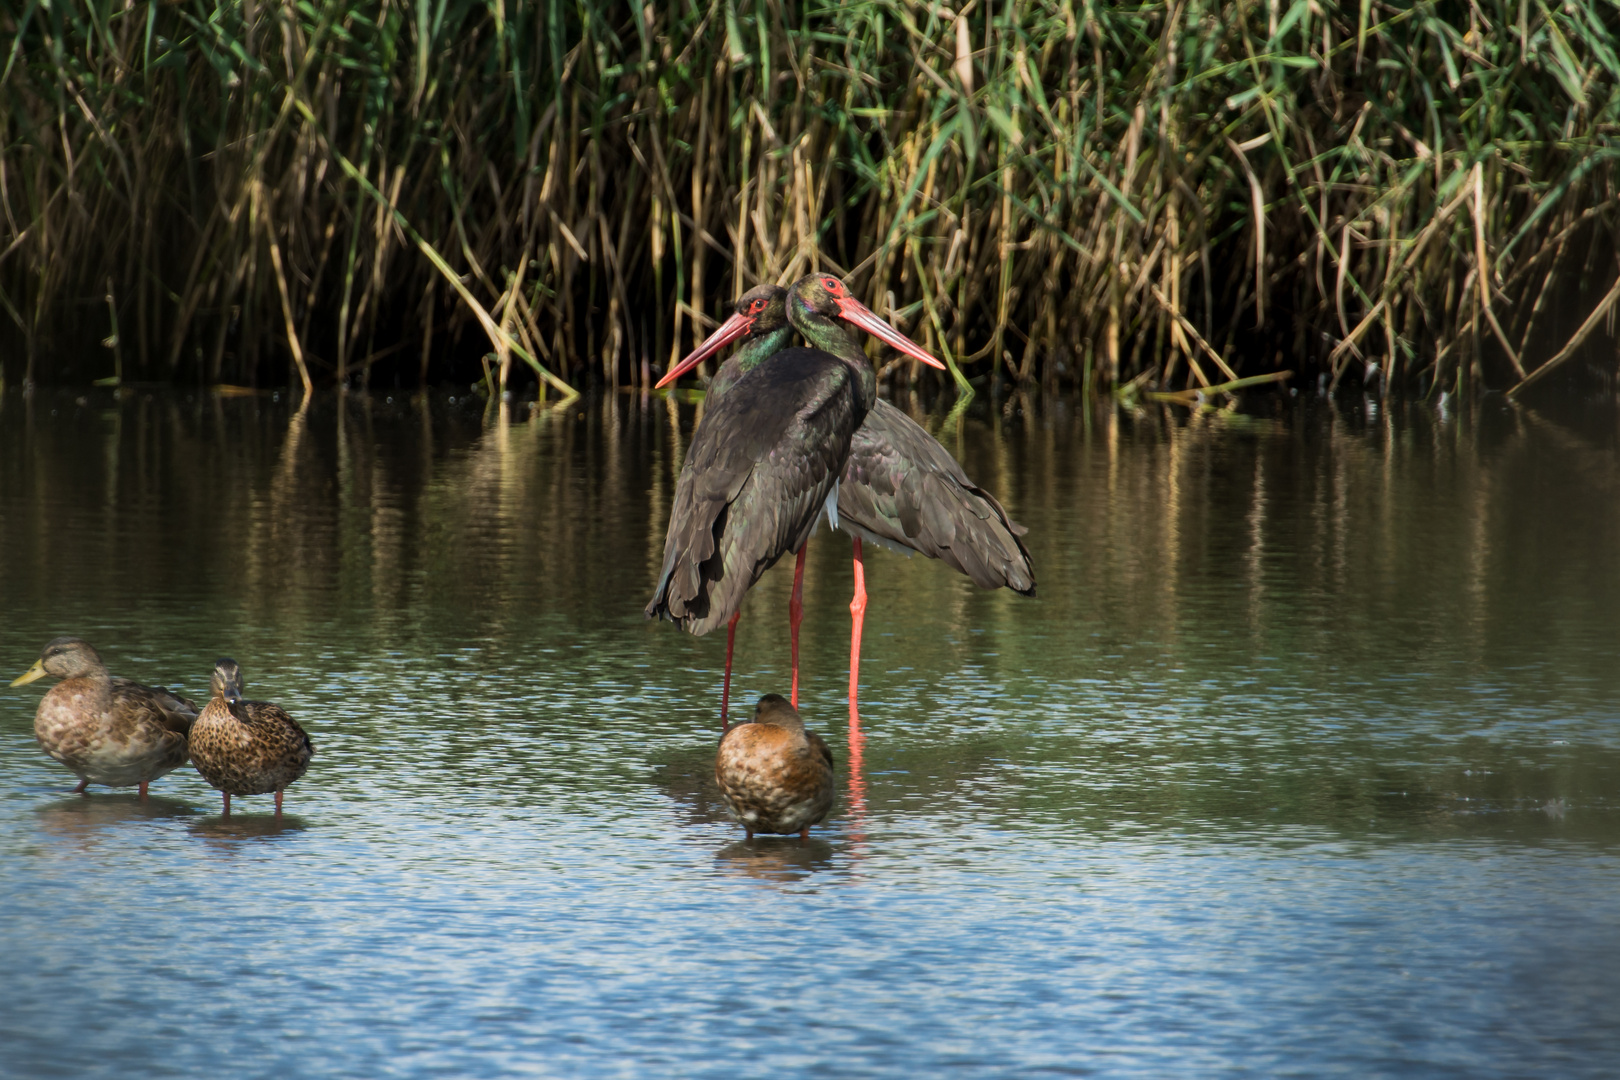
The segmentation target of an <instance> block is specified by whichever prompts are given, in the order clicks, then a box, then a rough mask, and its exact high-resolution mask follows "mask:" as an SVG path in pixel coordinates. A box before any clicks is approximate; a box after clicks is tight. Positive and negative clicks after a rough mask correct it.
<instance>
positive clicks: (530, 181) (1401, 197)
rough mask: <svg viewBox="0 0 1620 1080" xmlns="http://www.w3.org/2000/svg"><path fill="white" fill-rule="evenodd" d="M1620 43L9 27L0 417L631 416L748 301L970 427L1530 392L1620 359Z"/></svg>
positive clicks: (1144, 28) (1595, 7)
mask: <svg viewBox="0 0 1620 1080" xmlns="http://www.w3.org/2000/svg"><path fill="white" fill-rule="evenodd" d="M1617 26H1620V11H1617V9H1616V7H1615V5H1614V4H1612V3H1603V2H1598V0H1565V2H1563V3H1560V4H1557V5H1553V4H1550V3H1547V2H1545V0H1468V2H1465V3H1419V4H1415V5H1410V6H1407V5H1401V6H1396V5H1391V4H1385V3H1381V2H1378V0H1351V2H1349V3H1346V4H1338V3H1333V2H1328V0H1270V2H1269V3H1259V2H1249V3H1221V4H1217V3H1205V2H1199V0H1170V2H1168V3H1154V4H1124V5H1117V6H1107V5H1103V4H1100V3H1096V2H1094V0H1086V2H1078V3H1077V2H1069V0H1065V2H1061V3H1060V2H1056V0H1003V2H1002V3H999V4H991V3H988V2H981V0H969V2H968V3H966V4H965V5H962V6H961V7H960V8H953V7H949V6H946V5H944V4H937V3H935V4H924V3H914V2H900V0H894V2H889V0H872V2H862V3H843V4H837V3H814V2H813V3H808V4H793V3H787V2H784V0H707V2H704V0H688V2H684V3H674V4H670V5H653V4H647V5H645V6H637V5H636V4H634V3H632V4H629V5H623V4H608V3H602V2H599V0H576V2H575V3H574V4H571V5H564V4H562V3H559V2H557V0H547V2H545V3H538V4H514V3H510V2H506V0H476V2H475V0H437V2H435V3H426V2H424V3H417V4H408V3H402V2H399V0H389V2H378V3H358V2H353V0H349V2H345V3H336V2H327V3H322V2H320V0H300V2H298V3H285V2H284V3H273V2H262V0H261V2H257V3H249V2H242V3H236V4H221V3H209V2H206V0H179V2H175V3H163V4H146V3H141V4H137V3H134V2H133V0H90V2H87V3H81V4H77V5H74V4H62V3H51V4H49V5H45V4H42V3H39V2H38V0H11V3H10V4H8V5H7V7H6V9H5V10H4V11H0V28H3V30H4V34H3V35H0V41H3V42H9V43H10V44H9V47H8V51H7V54H6V57H5V61H4V64H5V66H4V69H3V72H0V87H3V93H4V101H5V108H4V110H3V112H0V124H3V125H4V138H3V140H0V204H3V206H0V214H3V219H0V228H3V229H4V233H3V236H0V306H3V309H4V313H3V316H0V345H7V346H8V347H6V348H5V349H4V359H3V360H0V375H6V376H10V377H11V378H13V379H16V378H19V377H20V378H25V379H49V378H84V377H88V376H92V375H103V376H107V377H109V378H121V379H123V380H125V381H129V380H173V379H194V380H199V381H203V382H208V383H245V384H254V385H257V384H261V383H280V382H282V381H284V380H286V379H288V378H291V379H293V380H294V381H301V382H302V383H303V385H304V386H305V387H309V386H311V385H314V384H316V383H321V384H327V385H330V384H333V383H336V384H338V385H343V386H364V385H366V384H368V383H369V382H370V381H372V380H377V379H387V380H388V381H389V382H390V383H391V384H405V385H410V384H414V383H419V382H427V381H431V380H434V379H443V378H455V379H459V380H465V379H467V378H468V377H469V376H476V377H480V378H483V379H484V380H485V381H486V383H487V385H490V386H491V387H493V386H495V385H497V384H502V385H504V384H506V383H507V382H508V381H509V380H517V379H519V378H520V377H521V378H522V379H524V380H528V379H531V378H532V379H538V380H539V381H540V382H541V384H542V386H543V387H549V388H550V389H551V390H552V391H553V392H558V393H564V394H571V393H573V392H574V390H575V389H576V388H578V387H581V386H583V385H585V384H586V383H588V382H591V381H595V380H600V381H601V382H603V383H606V384H609V385H625V384H629V385H639V386H645V385H646V384H647V383H648V382H649V381H650V380H652V379H653V378H655V377H656V375H657V373H658V372H659V371H660V370H661V369H663V368H664V367H665V366H667V365H668V364H669V363H670V361H671V360H672V359H673V358H675V357H677V356H679V355H680V354H681V353H682V352H683V351H685V350H686V349H688V348H690V347H691V346H692V344H693V343H694V341H695V340H697V339H699V338H701V336H702V335H703V333H704V331H705V330H706V329H707V328H708V327H709V326H711V325H712V323H713V321H714V319H715V316H716V314H717V313H718V312H719V311H720V309H721V307H722V305H723V304H724V303H725V302H726V301H727V300H729V298H731V297H733V296H735V295H736V294H737V293H739V292H741V291H742V290H744V289H746V288H748V287H750V286H751V285H753V284H755V283H757V282H760V281H765V280H775V281H785V280H789V279H792V278H793V277H795V276H797V275H799V274H801V273H803V272H806V271H809V270H812V269H815V270H823V269H824V270H829V271H832V272H834V273H838V274H841V275H844V276H846V277H847V278H849V279H850V281H851V282H852V284H853V285H854V286H855V287H856V289H857V290H858V292H859V293H860V294H861V295H862V296H863V297H864V298H865V299H866V300H867V301H868V303H869V304H870V305H871V306H872V307H874V308H875V309H876V310H878V311H879V312H881V313H885V314H887V315H888V316H889V317H890V318H891V319H892V320H893V321H894V322H895V323H896V324H897V325H899V326H901V327H902V328H903V329H905V330H906V331H907V332H908V333H910V334H911V335H912V336H913V337H914V338H917V339H918V340H919V341H921V342H922V343H923V344H924V345H925V346H926V347H928V348H930V349H933V350H935V351H936V352H937V353H938V354H940V355H941V356H942V357H943V358H946V359H948V360H949V361H950V364H951V367H952V373H953V375H954V377H955V378H956V380H957V382H958V384H959V385H960V386H961V387H963V388H968V387H970V385H971V384H972V383H975V382H979V381H980V380H981V379H982V378H983V377H984V376H992V377H997V378H1004V379H1011V380H1016V381H1018V382H1020V383H1032V382H1041V383H1045V384H1047V385H1049V386H1050V385H1056V384H1058V383H1074V384H1078V385H1080V386H1083V387H1098V388H1100V387H1104V386H1112V387H1115V388H1119V389H1122V390H1126V391H1130V390H1144V389H1146V390H1152V389H1157V390H1161V391H1167V392H1172V393H1177V394H1182V395H1185V394H1186V393H1187V392H1188V391H1189V390H1202V389H1206V388H1209V387H1217V388H1218V387H1220V386H1222V385H1224V384H1228V383H1234V382H1237V381H1238V380H1245V381H1251V380H1254V379H1256V378H1273V377H1276V376H1275V375H1274V374H1273V373H1276V372H1282V371H1290V372H1293V373H1294V374H1295V375H1296V376H1302V377H1312V378H1315V377H1321V378H1323V379H1325V380H1327V383H1330V384H1332V385H1338V384H1339V383H1340V381H1341V380H1343V379H1346V378H1348V379H1350V380H1352V381H1355V382H1370V381H1377V382H1380V383H1383V384H1385V385H1399V386H1404V387H1407V388H1410V389H1413V390H1417V391H1423V392H1433V391H1436V390H1456V389H1463V388H1466V387H1468V386H1469V385H1470V384H1471V383H1473V384H1475V385H1492V386H1500V387H1509V388H1511V389H1512V390H1513V391H1514V392H1517V391H1519V390H1521V389H1523V388H1524V387H1526V386H1528V385H1531V384H1533V383H1534V382H1535V381H1536V380H1537V379H1539V378H1540V377H1541V376H1542V375H1544V374H1545V373H1548V372H1551V371H1556V370H1558V369H1559V368H1560V367H1566V368H1567V367H1569V366H1571V365H1567V364H1566V361H1567V360H1569V359H1570V358H1572V357H1575V356H1579V355H1592V350H1593V349H1594V348H1595V347H1596V346H1597V345H1598V344H1599V343H1601V342H1604V341H1611V340H1612V337H1613V333H1612V331H1613V319H1614V305H1615V301H1616V299H1617V298H1620V276H1617V271H1620V267H1617V266H1616V265H1615V252H1616V250H1617V246H1620V245H1617V244H1616V239H1617V238H1616V235H1615V230H1616V227H1617V224H1620V222H1617V213H1616V205H1617V204H1616V201H1615V196H1616V191H1615V168H1614V158H1615V155H1616V152H1617V150H1616V146H1615V140H1614V135H1615V132H1616V131H1617V126H1616V125H1617V122H1620V117H1617V115H1616V113H1617V102H1616V94H1615V91H1616V85H1617V79H1620V60H1617V56H1620V45H1617V43H1616V30H1617ZM97 341H101V342H103V343H104V344H106V345H107V348H106V349H105V350H101V349H99V348H98V349H93V350H87V349H85V348H83V346H85V345H89V344H93V343H94V342H97ZM85 357H89V360H86V359H85ZM89 368H94V369H95V370H93V371H92V370H89ZM523 373H528V374H523ZM884 374H885V377H887V378H891V379H892V378H905V379H911V380H915V379H917V378H919V377H922V378H930V377H931V376H929V375H921V376H919V373H918V372H917V371H916V370H914V368H913V366H912V365H911V364H910V362H907V363H906V364H905V365H903V366H895V367H892V368H890V369H886V370H885V373H884Z"/></svg>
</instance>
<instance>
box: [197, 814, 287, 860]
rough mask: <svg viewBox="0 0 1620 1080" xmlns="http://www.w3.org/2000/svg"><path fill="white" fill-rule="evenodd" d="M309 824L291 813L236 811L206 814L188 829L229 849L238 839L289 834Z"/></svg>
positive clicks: (223, 848)
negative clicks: (260, 814) (227, 815)
mask: <svg viewBox="0 0 1620 1080" xmlns="http://www.w3.org/2000/svg"><path fill="white" fill-rule="evenodd" d="M308 827H309V826H307V825H306V824H305V823H304V822H303V820H302V819H300V818H297V817H294V816H292V815H291V814H284V815H281V816H274V815H270V814H265V815H263V816H259V815H257V814H255V815H251V816H249V815H243V814H237V815H235V816H234V817H223V816H221V817H206V818H203V819H201V820H199V821H196V822H193V823H192V825H191V827H190V829H189V830H188V831H189V832H190V833H191V835H192V836H195V837H197V838H198V839H199V840H205V841H208V842H209V846H210V847H218V848H220V849H222V850H225V851H229V850H232V849H234V848H235V847H236V843H235V842H236V841H241V840H270V839H274V838H276V837H290V836H293V835H294V834H296V833H301V832H303V831H304V830H305V829H306V828H308Z"/></svg>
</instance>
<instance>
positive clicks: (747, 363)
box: [708, 292, 793, 401]
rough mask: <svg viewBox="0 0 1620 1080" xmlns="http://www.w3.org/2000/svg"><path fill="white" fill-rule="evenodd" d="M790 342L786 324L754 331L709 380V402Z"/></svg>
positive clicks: (789, 325) (791, 332)
mask: <svg viewBox="0 0 1620 1080" xmlns="http://www.w3.org/2000/svg"><path fill="white" fill-rule="evenodd" d="M783 295H784V296H785V295H786V293H785V292H784V293H783ZM792 340H793V326H792V324H791V323H787V322H784V323H783V324H782V325H781V326H778V327H776V328H775V329H772V330H763V331H755V333H753V334H751V335H750V336H749V337H748V338H747V339H746V340H745V341H744V342H743V343H742V346H741V347H740V348H738V349H737V351H736V352H734V353H732V354H731V356H730V358H728V359H727V360H726V362H725V363H724V364H721V365H720V370H719V371H717V372H715V373H714V378H712V379H710V380H709V394H708V397H709V400H710V401H713V400H714V399H715V398H717V397H719V396H720V395H721V394H724V393H725V392H726V391H727V390H730V389H731V387H732V386H733V385H734V384H735V383H736V381H737V380H738V379H740V378H742V377H743V376H744V375H745V374H747V373H748V372H750V371H752V370H753V369H754V368H756V367H758V366H759V365H760V364H762V363H764V362H765V360H766V358H767V357H770V356H772V355H774V354H776V353H779V352H781V351H782V350H783V349H785V348H787V347H788V343H789V342H791V341H792Z"/></svg>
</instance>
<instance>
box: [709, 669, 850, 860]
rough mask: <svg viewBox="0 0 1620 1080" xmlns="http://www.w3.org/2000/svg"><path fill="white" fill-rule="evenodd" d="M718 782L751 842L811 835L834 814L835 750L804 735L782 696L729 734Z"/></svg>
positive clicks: (717, 763) (769, 699)
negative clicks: (812, 829) (784, 835)
mask: <svg viewBox="0 0 1620 1080" xmlns="http://www.w3.org/2000/svg"><path fill="white" fill-rule="evenodd" d="M714 779H715V782H716V783H717V784H719V785H720V795H721V798H723V799H725V802H726V806H727V807H729V808H730V810H731V812H732V814H733V815H734V816H735V817H736V818H737V820H738V821H739V822H741V823H742V827H743V828H744V829H745V830H747V833H748V836H749V837H750V838H752V837H753V835H754V834H755V833H757V832H763V833H798V834H799V835H800V836H801V837H803V836H808V835H809V833H810V826H812V825H815V824H817V823H818V822H820V821H821V819H822V818H825V817H826V816H827V811H828V810H830V809H832V803H833V756H832V750H831V749H829V748H828V746H827V744H826V743H825V742H824V741H822V738H821V736H819V735H817V734H816V733H815V732H812V731H806V730H805V727H804V721H803V720H802V719H800V717H799V713H798V710H796V709H795V708H793V706H792V705H789V704H788V703H787V699H785V698H783V697H782V696H781V695H780V694H766V695H765V696H764V697H762V698H760V699H759V704H758V705H757V706H756V707H755V709H754V719H753V721H752V722H749V723H742V724H738V725H736V726H735V727H733V728H732V729H731V730H730V731H728V732H726V735H725V737H724V738H723V739H721V740H720V752H719V753H718V754H717V755H716V756H715V760H714Z"/></svg>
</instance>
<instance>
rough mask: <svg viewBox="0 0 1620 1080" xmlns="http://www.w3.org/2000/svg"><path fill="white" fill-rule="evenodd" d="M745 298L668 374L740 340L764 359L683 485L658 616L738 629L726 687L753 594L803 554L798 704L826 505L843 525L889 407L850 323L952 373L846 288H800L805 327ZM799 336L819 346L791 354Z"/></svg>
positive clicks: (715, 406) (657, 598)
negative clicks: (805, 623)
mask: <svg viewBox="0 0 1620 1080" xmlns="http://www.w3.org/2000/svg"><path fill="white" fill-rule="evenodd" d="M773 288H775V286H761V287H760V288H758V289H754V290H751V291H750V292H748V293H746V294H744V296H743V297H742V299H741V300H739V301H738V302H737V305H736V307H735V309H734V311H735V313H734V314H733V315H732V316H731V318H730V319H728V320H727V321H726V323H725V324H724V325H723V326H722V327H721V328H720V330H718V331H716V332H715V333H714V334H713V335H711V336H710V339H709V341H708V342H705V344H704V347H703V348H700V349H699V350H698V351H697V352H695V353H693V354H692V355H691V356H688V357H687V358H686V359H685V360H683V361H682V362H681V363H680V364H678V365H676V366H675V367H674V368H672V369H671V370H670V372H669V374H667V375H665V376H664V378H663V379H662V380H661V381H660V383H659V385H660V386H663V385H667V384H668V383H670V382H672V381H673V380H674V379H676V378H678V377H679V376H680V375H681V374H682V373H684V372H685V371H687V370H689V369H690V368H692V367H693V366H695V365H696V364H697V363H698V362H700V361H701V360H702V359H703V358H704V357H706V356H708V355H710V354H712V353H713V352H714V351H716V350H718V349H719V348H721V347H723V346H724V345H725V344H728V343H729V342H731V341H735V340H737V339H738V338H741V337H749V338H751V342H750V345H751V346H752V349H751V354H752V353H753V352H755V351H757V352H758V353H760V354H762V355H761V357H760V359H759V360H757V361H756V362H754V363H753V366H752V367H750V368H749V369H748V370H746V371H744V372H742V374H741V375H740V376H738V377H737V378H736V380H735V381H734V382H732V383H731V384H730V385H729V386H727V387H726V388H725V389H724V392H723V393H722V394H720V396H719V398H718V400H712V401H711V402H710V404H709V408H708V410H707V411H706V414H705V416H704V419H703V423H701V424H700V425H698V430H697V432H696V433H695V434H694V435H693V437H692V443H691V445H690V447H688V449H687V454H686V462H685V464H684V465H683V466H682V468H681V475H680V479H679V480H678V481H677V482H676V485H675V500H674V504H673V506H672V508H671V510H670V517H669V531H668V533H667V534H666V535H665V538H664V565H663V569H662V571H661V572H660V574H659V578H658V586H657V588H656V590H655V591H654V593H653V598H652V601H651V602H650V603H649V604H648V605H647V616H648V617H649V618H658V617H663V618H667V619H669V620H671V621H673V622H675V623H677V624H679V625H680V626H681V627H682V628H684V629H685V630H687V631H689V632H690V633H693V634H706V633H708V632H709V631H711V630H713V629H715V628H716V627H718V626H720V625H721V624H722V623H724V624H726V626H727V630H728V634H727V641H726V683H725V688H724V690H722V696H721V719H722V723H729V721H728V719H727V712H726V709H727V704H728V699H729V696H730V683H731V653H732V647H733V644H734V642H735V633H736V624H737V617H738V614H739V609H740V608H741V606H742V600H743V596H744V594H745V593H747V591H748V589H749V588H750V587H752V586H753V584H754V582H755V581H758V580H759V578H760V576H761V575H762V574H764V572H765V571H766V570H768V569H770V567H772V566H773V565H775V563H776V561H777V560H778V559H780V558H781V557H782V556H783V555H784V554H786V553H788V552H790V551H792V552H797V553H798V558H797V564H796V565H795V567H794V576H793V598H792V601H791V602H790V603H789V605H788V617H789V624H790V627H791V631H792V655H793V697H792V702H793V704H794V705H795V707H796V706H797V703H798V696H799V623H800V622H801V621H802V619H803V604H802V600H801V597H802V588H803V578H804V545H805V541H806V540H808V539H809V536H810V533H811V531H812V530H813V529H814V528H815V525H816V521H817V519H818V518H819V517H820V516H821V514H822V512H823V510H824V509H825V510H826V512H827V513H828V516H829V518H831V519H832V520H834V521H835V522H836V520H837V490H838V478H839V476H840V475H841V474H842V473H843V471H844V466H845V464H846V463H847V461H848V458H849V450H850V445H851V443H852V441H853V439H854V435H855V432H856V430H857V429H858V428H859V427H860V425H861V423H862V421H864V420H865V418H866V415H867V414H868V413H869V412H870V411H871V409H872V407H873V405H874V404H875V403H876V401H877V373H876V372H875V371H873V369H872V365H871V362H870V361H869V360H868V359H867V358H866V354H865V353H863V352H862V351H861V350H860V349H859V348H857V347H856V346H855V344H854V342H853V341H851V340H850V338H849V336H848V334H847V333H846V332H845V330H844V329H843V327H842V326H841V325H840V323H839V320H843V321H844V322H848V323H850V324H853V325H854V326H857V327H859V328H861V329H863V330H865V331H867V332H868V333H870V334H873V335H874V336H876V337H878V338H881V339H882V340H883V341H886V342H888V343H889V344H890V345H892V346H894V347H895V348H896V349H899V350H901V351H902V352H904V353H906V354H907V355H910V356H914V357H916V358H917V359H918V360H921V361H923V362H924V363H927V364H930V365H932V366H934V367H938V368H940V369H942V370H943V369H944V365H943V364H941V363H940V362H939V361H938V360H935V359H934V358H933V357H932V356H929V355H928V354H927V353H926V352H924V351H923V350H922V349H920V348H918V347H917V346H916V345H915V344H914V343H913V342H911V341H910V340H909V339H908V338H906V337H905V335H903V334H901V333H900V332H899V331H897V330H895V329H894V328H893V327H891V326H889V324H888V323H886V322H884V321H883V320H882V319H879V318H878V317H877V316H876V315H874V314H873V313H872V312H871V310H869V309H868V308H867V307H866V305H864V304H862V303H861V302H860V301H859V300H856V299H855V298H854V297H853V296H850V295H849V292H848V290H846V289H845V288H844V284H843V282H841V281H839V280H838V279H837V278H835V277H831V276H830V275H823V274H811V275H808V276H806V277H803V278H800V279H799V280H798V281H797V282H795V283H794V285H793V287H792V289H791V290H789V292H788V295H787V303H786V306H787V307H789V308H795V309H797V310H796V311H795V313H794V314H793V315H792V316H790V318H791V319H792V322H793V326H792V327H789V326H788V325H786V323H780V322H778V320H779V319H780V316H775V317H772V313H771V308H772V304H771V298H772V294H771V293H770V292H769V290H770V289H773ZM793 329H797V330H798V331H799V332H800V333H801V334H803V335H804V337H805V339H806V340H807V341H809V342H810V344H811V346H812V347H811V348H782V347H781V346H782V345H783V344H785V343H786V341H787V339H788V337H789V336H790V335H791V332H792V330H793Z"/></svg>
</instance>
